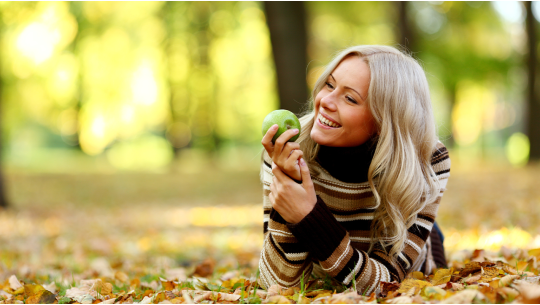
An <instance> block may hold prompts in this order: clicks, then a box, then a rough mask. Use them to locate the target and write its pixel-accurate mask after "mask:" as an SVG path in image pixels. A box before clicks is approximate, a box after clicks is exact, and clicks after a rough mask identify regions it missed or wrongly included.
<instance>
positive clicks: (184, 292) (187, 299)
mask: <svg viewBox="0 0 540 305" xmlns="http://www.w3.org/2000/svg"><path fill="white" fill-rule="evenodd" d="M182 297H183V298H184V300H185V302H186V303H188V304H193V299H192V298H191V296H190V295H189V292H188V291H187V290H182Z"/></svg>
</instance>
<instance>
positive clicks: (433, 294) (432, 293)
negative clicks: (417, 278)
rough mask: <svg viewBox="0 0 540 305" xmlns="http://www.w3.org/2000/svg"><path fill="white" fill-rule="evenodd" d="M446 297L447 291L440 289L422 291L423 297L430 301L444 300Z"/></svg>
mask: <svg viewBox="0 0 540 305" xmlns="http://www.w3.org/2000/svg"><path fill="white" fill-rule="evenodd" d="M445 295H446V290H444V289H442V288H440V287H426V288H425V289H423V290H422V293H421V296H423V297H426V298H428V299H430V300H438V301H440V300H442V299H443V298H444V296H445Z"/></svg>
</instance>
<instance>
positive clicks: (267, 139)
mask: <svg viewBox="0 0 540 305" xmlns="http://www.w3.org/2000/svg"><path fill="white" fill-rule="evenodd" d="M277 130H278V125H277V124H274V125H272V127H270V128H269V129H268V131H267V132H266V134H265V135H264V136H263V138H262V140H261V144H262V146H264V149H266V152H268V155H269V156H270V157H272V155H273V153H274V144H273V143H272V138H273V137H274V135H275V134H276V132H277Z"/></svg>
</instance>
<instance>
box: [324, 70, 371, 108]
mask: <svg viewBox="0 0 540 305" xmlns="http://www.w3.org/2000/svg"><path fill="white" fill-rule="evenodd" d="M330 76H331V77H332V78H333V79H334V81H335V82H337V80H336V78H335V77H334V75H332V74H330ZM345 89H351V90H352V91H354V92H356V94H358V95H359V96H360V98H361V99H362V100H364V101H365V100H366V99H365V98H364V97H363V96H362V94H360V92H358V91H356V90H354V89H353V88H351V87H347V86H345Z"/></svg>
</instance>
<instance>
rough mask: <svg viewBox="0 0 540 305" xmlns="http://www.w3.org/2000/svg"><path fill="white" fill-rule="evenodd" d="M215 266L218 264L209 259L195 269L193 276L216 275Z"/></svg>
mask: <svg viewBox="0 0 540 305" xmlns="http://www.w3.org/2000/svg"><path fill="white" fill-rule="evenodd" d="M215 266H216V262H215V261H214V260H213V259H210V258H207V259H205V260H204V261H203V262H202V263H200V264H198V265H197V266H196V267H195V271H194V272H193V275H196V276H200V277H208V276H210V275H212V274H213V273H214V267H215Z"/></svg>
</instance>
